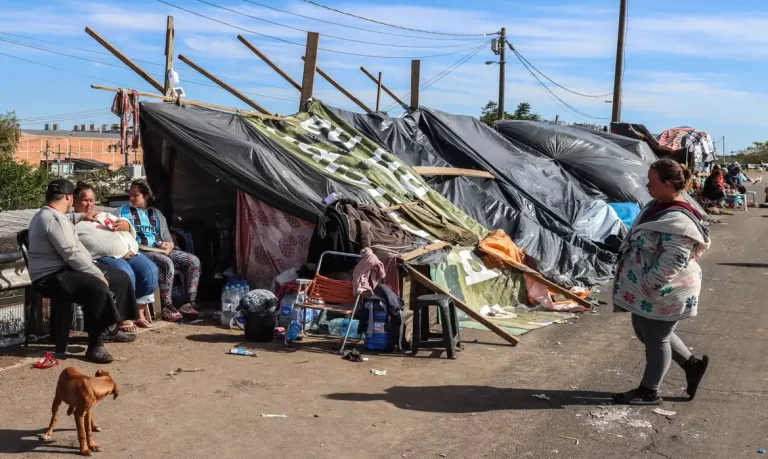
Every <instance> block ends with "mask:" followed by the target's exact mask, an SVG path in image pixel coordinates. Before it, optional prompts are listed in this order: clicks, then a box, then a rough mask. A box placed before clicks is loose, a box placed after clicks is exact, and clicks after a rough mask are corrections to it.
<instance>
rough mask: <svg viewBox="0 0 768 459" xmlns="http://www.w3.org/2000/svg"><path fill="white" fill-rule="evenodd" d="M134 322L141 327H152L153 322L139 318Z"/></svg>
mask: <svg viewBox="0 0 768 459" xmlns="http://www.w3.org/2000/svg"><path fill="white" fill-rule="evenodd" d="M134 324H135V325H136V326H137V327H139V328H152V324H151V323H149V322H148V321H147V320H146V319H139V320H137V321H135V322H134Z"/></svg>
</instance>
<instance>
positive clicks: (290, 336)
mask: <svg viewBox="0 0 768 459" xmlns="http://www.w3.org/2000/svg"><path fill="white" fill-rule="evenodd" d="M303 314H304V308H298V307H295V308H293V319H291V325H289V326H288V330H287V331H286V332H285V342H286V343H292V342H293V341H296V340H297V339H298V338H299V336H300V335H301V332H302V331H303V330H304V327H303V326H302V325H301V317H302V315H303Z"/></svg>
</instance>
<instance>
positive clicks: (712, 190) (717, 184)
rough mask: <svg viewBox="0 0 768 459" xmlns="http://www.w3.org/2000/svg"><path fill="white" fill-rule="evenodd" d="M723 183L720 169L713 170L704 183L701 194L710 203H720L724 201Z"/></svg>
mask: <svg viewBox="0 0 768 459" xmlns="http://www.w3.org/2000/svg"><path fill="white" fill-rule="evenodd" d="M726 188H727V187H726V185H725V181H724V180H723V171H722V169H720V168H717V169H713V170H712V173H711V174H709V177H707V180H706V181H705V182H704V188H703V189H702V191H701V194H702V195H703V196H704V197H705V198H707V199H709V200H710V201H716V202H720V201H723V200H725V198H726V196H725V190H726Z"/></svg>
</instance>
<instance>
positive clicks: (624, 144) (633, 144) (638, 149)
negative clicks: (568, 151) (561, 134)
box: [570, 124, 656, 164]
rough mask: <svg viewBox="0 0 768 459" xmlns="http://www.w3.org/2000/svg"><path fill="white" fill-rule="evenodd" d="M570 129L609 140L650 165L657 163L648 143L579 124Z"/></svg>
mask: <svg viewBox="0 0 768 459" xmlns="http://www.w3.org/2000/svg"><path fill="white" fill-rule="evenodd" d="M570 127H572V128H574V129H580V130H582V131H587V132H589V133H590V134H592V135H596V136H598V137H602V138H603V139H605V140H608V141H609V142H613V143H615V144H616V145H618V146H620V147H621V148H623V149H625V150H627V151H628V152H630V153H632V154H633V155H635V156H637V157H638V158H640V159H642V160H643V161H645V162H646V163H648V164H652V163H653V162H654V161H656V155H655V154H654V153H653V150H652V149H651V147H650V146H649V145H648V144H647V143H645V142H644V141H642V140H639V139H633V138H630V137H625V136H623V135H618V134H614V133H612V132H605V131H599V130H597V129H592V128H590V127H587V126H580V125H578V124H574V125H571V126H570Z"/></svg>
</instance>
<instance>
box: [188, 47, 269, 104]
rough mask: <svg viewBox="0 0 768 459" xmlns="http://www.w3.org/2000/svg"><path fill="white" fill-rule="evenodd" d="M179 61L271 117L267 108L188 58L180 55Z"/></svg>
mask: <svg viewBox="0 0 768 459" xmlns="http://www.w3.org/2000/svg"><path fill="white" fill-rule="evenodd" d="M179 60H180V61H182V62H184V63H185V64H187V65H188V66H190V67H192V68H193V69H195V70H197V71H198V72H200V73H201V74H202V75H203V76H204V77H206V78H208V79H209V80H211V81H213V82H214V83H216V84H217V85H219V86H221V87H222V88H224V89H226V90H227V92H229V93H230V94H232V95H233V96H235V97H237V98H238V99H240V100H242V101H243V102H245V103H246V104H248V105H250V106H251V107H253V108H255V109H256V110H257V111H259V112H261V113H263V114H265V115H271V114H272V113H270V111H269V110H267V109H266V108H264V107H262V106H261V105H259V104H257V103H256V102H254V101H253V100H251V99H250V98H248V97H246V96H245V95H244V94H243V93H241V92H240V91H238V90H237V89H235V88H233V87H232V86H230V85H228V84H227V83H225V82H223V81H221V80H220V79H218V78H217V77H216V76H215V75H213V74H212V73H210V72H208V71H207V70H205V69H204V68H202V67H200V66H199V65H197V64H195V63H194V62H192V61H191V60H190V59H189V58H187V57H186V56H184V55H183V54H179Z"/></svg>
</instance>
